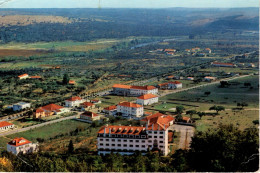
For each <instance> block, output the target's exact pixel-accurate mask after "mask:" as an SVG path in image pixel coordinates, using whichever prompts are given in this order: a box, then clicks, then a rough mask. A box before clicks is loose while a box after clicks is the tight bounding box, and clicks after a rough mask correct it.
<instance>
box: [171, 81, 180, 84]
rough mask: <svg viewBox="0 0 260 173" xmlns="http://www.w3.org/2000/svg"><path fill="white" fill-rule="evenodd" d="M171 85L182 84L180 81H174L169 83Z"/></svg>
mask: <svg viewBox="0 0 260 173" xmlns="http://www.w3.org/2000/svg"><path fill="white" fill-rule="evenodd" d="M169 83H172V84H181V82H179V81H174V82H169Z"/></svg>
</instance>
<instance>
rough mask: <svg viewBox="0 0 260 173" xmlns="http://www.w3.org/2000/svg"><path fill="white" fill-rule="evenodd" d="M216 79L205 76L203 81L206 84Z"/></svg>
mask: <svg viewBox="0 0 260 173" xmlns="http://www.w3.org/2000/svg"><path fill="white" fill-rule="evenodd" d="M216 79H217V78H215V77H211V76H206V77H204V80H205V81H208V82H211V81H215V80H216Z"/></svg>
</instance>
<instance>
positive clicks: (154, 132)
mask: <svg viewBox="0 0 260 173" xmlns="http://www.w3.org/2000/svg"><path fill="white" fill-rule="evenodd" d="M148 133H150V134H152V133H153V134H163V132H157V131H148Z"/></svg>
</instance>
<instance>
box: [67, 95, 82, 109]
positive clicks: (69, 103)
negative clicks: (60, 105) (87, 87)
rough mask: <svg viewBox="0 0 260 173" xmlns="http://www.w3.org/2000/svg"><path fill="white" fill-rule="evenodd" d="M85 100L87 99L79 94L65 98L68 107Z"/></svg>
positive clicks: (77, 104)
mask: <svg viewBox="0 0 260 173" xmlns="http://www.w3.org/2000/svg"><path fill="white" fill-rule="evenodd" d="M84 101H85V100H84V99H82V98H80V97H78V96H74V97H71V98H70V99H68V100H65V106H66V107H76V106H79V105H80V104H81V103H83V102H84Z"/></svg>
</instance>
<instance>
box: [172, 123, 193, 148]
mask: <svg viewBox="0 0 260 173" xmlns="http://www.w3.org/2000/svg"><path fill="white" fill-rule="evenodd" d="M169 130H175V131H176V132H180V141H179V144H178V149H189V147H190V143H191V138H192V137H193V136H194V132H195V128H194V127H192V126H184V125H178V124H174V125H173V126H170V127H169Z"/></svg>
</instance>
